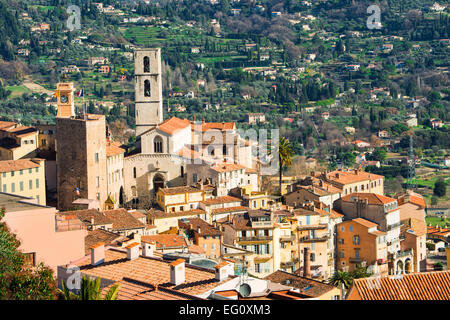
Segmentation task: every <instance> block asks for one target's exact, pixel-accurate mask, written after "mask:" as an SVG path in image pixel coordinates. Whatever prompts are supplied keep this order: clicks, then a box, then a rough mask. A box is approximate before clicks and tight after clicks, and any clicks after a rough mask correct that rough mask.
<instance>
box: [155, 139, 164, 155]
mask: <svg viewBox="0 0 450 320" xmlns="http://www.w3.org/2000/svg"><path fill="white" fill-rule="evenodd" d="M153 152H154V153H163V141H162V138H161V137H160V136H156V137H155V139H154V140H153Z"/></svg>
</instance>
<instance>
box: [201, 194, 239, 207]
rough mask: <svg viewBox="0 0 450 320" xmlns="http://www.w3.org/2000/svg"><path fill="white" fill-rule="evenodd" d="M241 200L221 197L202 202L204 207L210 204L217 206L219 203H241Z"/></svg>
mask: <svg viewBox="0 0 450 320" xmlns="http://www.w3.org/2000/svg"><path fill="white" fill-rule="evenodd" d="M241 201H242V200H241V199H239V198H236V197H232V196H222V197H217V198H211V199H207V200H204V201H202V203H204V204H205V205H211V204H219V203H231V202H239V203H240V202H241Z"/></svg>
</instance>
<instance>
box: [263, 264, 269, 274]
mask: <svg viewBox="0 0 450 320" xmlns="http://www.w3.org/2000/svg"><path fill="white" fill-rule="evenodd" d="M264 272H265V273H269V272H270V263H269V262H266V263H264Z"/></svg>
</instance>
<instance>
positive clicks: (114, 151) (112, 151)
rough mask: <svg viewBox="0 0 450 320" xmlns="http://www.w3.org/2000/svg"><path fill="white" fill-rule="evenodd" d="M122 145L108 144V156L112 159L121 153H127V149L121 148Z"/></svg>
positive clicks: (117, 143) (116, 143)
mask: <svg viewBox="0 0 450 320" xmlns="http://www.w3.org/2000/svg"><path fill="white" fill-rule="evenodd" d="M120 146H121V143H119V142H114V141H113V142H110V141H108V142H107V143H106V156H107V157H111V156H115V155H118V154H121V153H125V149H123V148H121V147H120Z"/></svg>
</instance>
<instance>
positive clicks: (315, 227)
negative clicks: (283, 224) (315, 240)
mask: <svg viewBox="0 0 450 320" xmlns="http://www.w3.org/2000/svg"><path fill="white" fill-rule="evenodd" d="M327 228H328V225H327V224H324V223H319V224H305V225H300V226H298V227H297V230H298V231H302V230H320V229H327Z"/></svg>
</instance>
